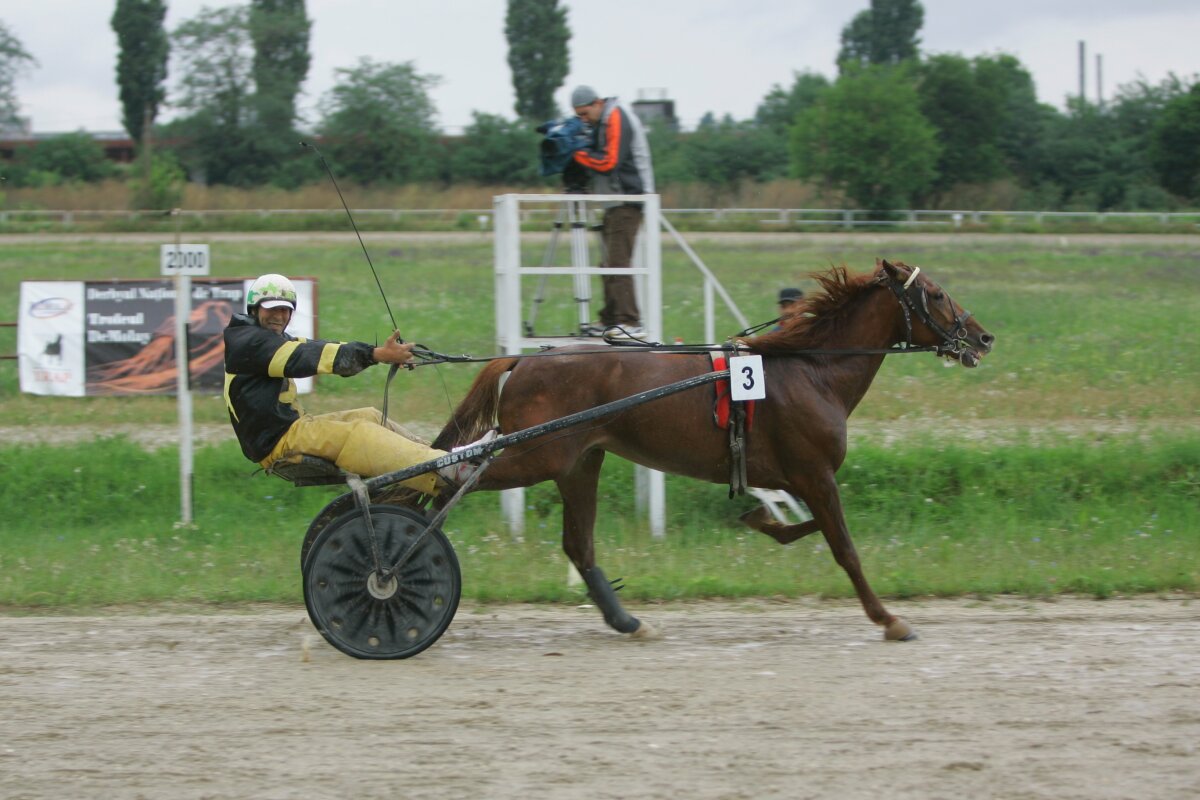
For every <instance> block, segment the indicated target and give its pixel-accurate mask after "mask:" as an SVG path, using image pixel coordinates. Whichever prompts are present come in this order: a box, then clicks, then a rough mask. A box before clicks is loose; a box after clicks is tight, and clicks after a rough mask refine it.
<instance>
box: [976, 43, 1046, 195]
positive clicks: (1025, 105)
mask: <svg viewBox="0 0 1200 800" xmlns="http://www.w3.org/2000/svg"><path fill="white" fill-rule="evenodd" d="M972 64H973V66H974V72H975V82H976V84H977V85H978V86H980V87H981V88H982V89H983V90H984V91H986V92H988V93H989V94H992V93H994V94H995V95H997V96H998V97H999V98H1000V111H999V115H1000V116H999V119H998V120H997V122H996V139H995V141H996V147H997V149H998V150H999V151H1000V157H1001V159H1002V160H1003V161H1004V165H1005V169H1006V170H1007V171H1008V172H1010V173H1012V174H1013V175H1015V176H1017V178H1018V179H1020V180H1022V181H1025V182H1027V183H1028V182H1029V181H1031V180H1032V178H1033V175H1034V173H1035V171H1036V169H1037V154H1038V145H1039V142H1040V139H1041V134H1042V131H1044V130H1045V129H1046V127H1047V126H1048V125H1049V124H1050V122H1051V120H1052V119H1053V118H1055V117H1057V116H1059V112H1058V111H1057V110H1056V109H1055V108H1054V107H1053V106H1049V105H1046V104H1044V103H1039V102H1038V99H1037V90H1036V88H1035V87H1034V84H1033V76H1031V75H1030V74H1029V71H1028V70H1027V69H1025V67H1024V66H1022V64H1021V62H1020V61H1018V60H1017V59H1016V58H1015V57H1014V56H1010V55H1005V54H999V55H995V56H977V57H976V58H975V59H974V60H973V61H972Z"/></svg>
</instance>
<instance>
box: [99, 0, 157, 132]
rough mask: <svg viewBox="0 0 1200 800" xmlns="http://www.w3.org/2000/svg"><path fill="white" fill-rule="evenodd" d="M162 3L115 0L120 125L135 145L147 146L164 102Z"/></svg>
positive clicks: (143, 0)
mask: <svg viewBox="0 0 1200 800" xmlns="http://www.w3.org/2000/svg"><path fill="white" fill-rule="evenodd" d="M166 16H167V4H166V3H164V2H163V0H117V7H116V10H115V11H113V15H112V21H111V24H112V29H113V31H114V32H116V34H117V47H118V49H119V52H118V53H117V86H118V87H119V89H120V97H121V122H122V123H123V124H124V125H125V130H127V131H128V132H129V135H130V136H131V137H132V138H133V140H134V141H135V142H137V143H138V144H139V145H142V146H144V147H147V146H149V140H150V135H151V129H152V127H153V125H154V120H155V118H157V117H158V109H159V106H161V105H162V103H163V101H164V100H166V96H167V92H166V88H165V87H164V83H165V82H166V80H167V56H168V55H169V53H170V46H169V44H168V39H167V31H166V28H164V27H163V21H164V20H165V19H166Z"/></svg>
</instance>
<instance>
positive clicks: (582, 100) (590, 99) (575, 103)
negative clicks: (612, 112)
mask: <svg viewBox="0 0 1200 800" xmlns="http://www.w3.org/2000/svg"><path fill="white" fill-rule="evenodd" d="M599 99H600V95H598V94H596V90H595V89H593V88H592V87H590V86H583V85H580V86H576V87H575V91H573V92H571V108H579V107H580V106H590V105H591V104H592V103H594V102H596V101H597V100H599Z"/></svg>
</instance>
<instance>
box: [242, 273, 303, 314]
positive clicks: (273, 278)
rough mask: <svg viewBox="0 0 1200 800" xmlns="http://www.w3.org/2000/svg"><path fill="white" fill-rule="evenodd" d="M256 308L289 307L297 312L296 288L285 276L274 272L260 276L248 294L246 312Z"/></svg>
mask: <svg viewBox="0 0 1200 800" xmlns="http://www.w3.org/2000/svg"><path fill="white" fill-rule="evenodd" d="M255 306H262V307H263V308H278V307H279V306H288V307H290V308H291V309H292V310H293V311H295V310H296V287H295V286H293V285H292V282H291V281H289V280H288V279H287V278H285V277H284V276H282V275H276V274H275V273H273V272H271V273H268V274H266V275H259V276H258V277H257V278H255V279H254V283H252V284H250V291H248V292H246V311H251V310H252V309H253V308H254V307H255Z"/></svg>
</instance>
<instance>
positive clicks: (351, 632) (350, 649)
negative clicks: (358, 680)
mask: <svg viewBox="0 0 1200 800" xmlns="http://www.w3.org/2000/svg"><path fill="white" fill-rule="evenodd" d="M370 514H371V524H372V527H373V528H374V531H375V540H376V541H377V542H378V546H379V556H380V557H379V563H380V564H382V565H383V567H384V569H385V570H390V571H387V572H385V574H384V575H382V576H381V575H380V572H379V571H378V570H377V569H376V561H375V556H374V553H373V548H372V546H371V533H370V530H369V529H368V527H367V524H366V521H365V520H364V518H363V516H362V512H360V511H359V510H358V509H354V510H351V511H348V512H347V513H345V514H343V515H341V516H340V517H338V518H337V519H335V520H333V521H332V522H330V523H329V524H327V525H326V526H324V528H323V529H322V530H321V531H320V532H319V533H318V534H317V536H316V538H315V539H314V540H313V542H312V546H311V547H310V549H309V552H308V555H307V558H306V559H305V564H304V604H305V606H307V607H308V615H309V617H310V618H311V619H312V622H313V625H314V626H315V627H316V629H317V630H318V631H320V632H321V635H322V636H324V637H325V639H326V641H328V642H329V643H330V644H331V645H333V646H334V647H336V648H337V649H338V650H341V651H342V652H343V653H346V654H347V655H350V656H354V657H355V658H374V659H386V658H409V657H410V656H415V655H416V654H417V653H420V652H421V651H422V650H424V649H425V648H427V647H429V646H430V645H431V644H433V643H434V642H436V641H437V640H438V638H439V637H441V635H442V634H443V633H445V631H446V628H447V627H449V625H450V621H451V620H452V619H454V612H455V611H457V610H458V598H459V595H460V594H461V592H462V576H461V573H460V572H459V568H458V558H457V557H456V556H455V555H454V548H453V547H452V546H451V544H450V540H449V539H447V538H446V535H445V534H443V533H442V532H441V531H440V530H437V529H432V530H427V529H426V525H427V524H428V522H427V521H426V519H425V517H424V516H423V515H422V514H421V513H420V512H419V511H415V510H413V509H410V508H403V507H400V506H390V505H372V506H370ZM398 562H400V564H399V566H398V567H397V568H395V569H394V570H391V568H392V567H393V565H396V564H397V563H398Z"/></svg>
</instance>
